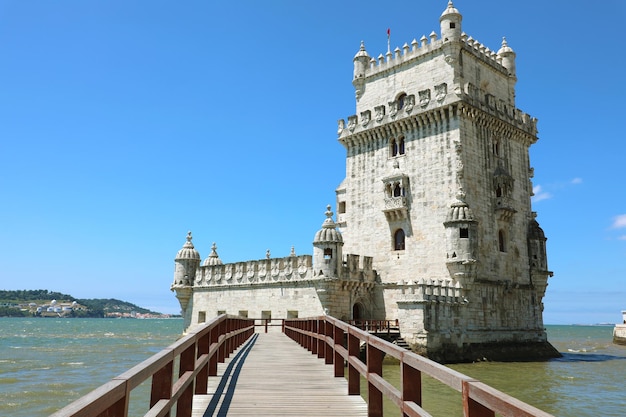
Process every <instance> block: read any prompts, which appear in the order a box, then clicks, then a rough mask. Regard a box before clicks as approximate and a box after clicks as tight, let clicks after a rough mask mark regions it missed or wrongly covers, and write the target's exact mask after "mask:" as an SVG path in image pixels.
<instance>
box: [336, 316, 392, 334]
mask: <svg viewBox="0 0 626 417" xmlns="http://www.w3.org/2000/svg"><path fill="white" fill-rule="evenodd" d="M346 323H348V324H349V325H351V326H354V327H356V328H357V329H361V330H365V331H366V332H369V333H390V332H391V331H392V330H396V331H399V330H400V323H399V322H398V320H397V319H396V320H347V321H346Z"/></svg>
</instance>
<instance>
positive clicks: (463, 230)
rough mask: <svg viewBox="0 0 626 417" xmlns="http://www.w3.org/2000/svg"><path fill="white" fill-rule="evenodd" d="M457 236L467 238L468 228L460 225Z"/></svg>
mask: <svg viewBox="0 0 626 417" xmlns="http://www.w3.org/2000/svg"><path fill="white" fill-rule="evenodd" d="M459 237H460V238H461V239H467V238H469V229H466V228H463V227H462V228H460V229H459Z"/></svg>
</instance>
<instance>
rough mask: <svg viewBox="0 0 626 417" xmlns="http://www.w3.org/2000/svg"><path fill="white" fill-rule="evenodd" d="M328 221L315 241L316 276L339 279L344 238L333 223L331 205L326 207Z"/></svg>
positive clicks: (323, 224) (317, 234)
mask: <svg viewBox="0 0 626 417" xmlns="http://www.w3.org/2000/svg"><path fill="white" fill-rule="evenodd" d="M325 214H326V219H325V220H324V223H322V228H321V229H320V230H318V231H317V233H316V234H315V238H314V239H313V270H314V271H315V274H320V275H324V276H325V277H329V278H330V277H333V278H339V277H340V275H341V268H340V266H341V258H342V253H341V248H342V246H343V237H342V236H341V232H339V230H337V225H336V224H335V222H334V221H333V212H332V211H330V205H329V206H327V207H326V213H325Z"/></svg>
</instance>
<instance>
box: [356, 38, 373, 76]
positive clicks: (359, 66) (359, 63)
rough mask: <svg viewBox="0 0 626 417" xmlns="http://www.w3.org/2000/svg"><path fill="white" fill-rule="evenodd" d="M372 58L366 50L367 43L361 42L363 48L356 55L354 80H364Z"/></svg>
mask: <svg viewBox="0 0 626 417" xmlns="http://www.w3.org/2000/svg"><path fill="white" fill-rule="evenodd" d="M370 59H371V58H370V56H369V54H368V53H367V51H366V50H365V43H363V41H361V47H360V48H359V52H357V53H356V55H355V56H354V59H353V60H352V61H353V62H354V79H357V78H363V77H364V76H365V70H366V69H367V66H368V65H369V62H370Z"/></svg>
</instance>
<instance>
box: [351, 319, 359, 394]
mask: <svg viewBox="0 0 626 417" xmlns="http://www.w3.org/2000/svg"><path fill="white" fill-rule="evenodd" d="M359 348H360V346H359V338H358V337H356V336H355V335H353V334H352V333H351V332H350V331H349V330H348V395H361V374H359V371H358V370H357V369H356V368H355V367H354V366H353V365H352V363H351V360H353V359H354V360H359Z"/></svg>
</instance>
